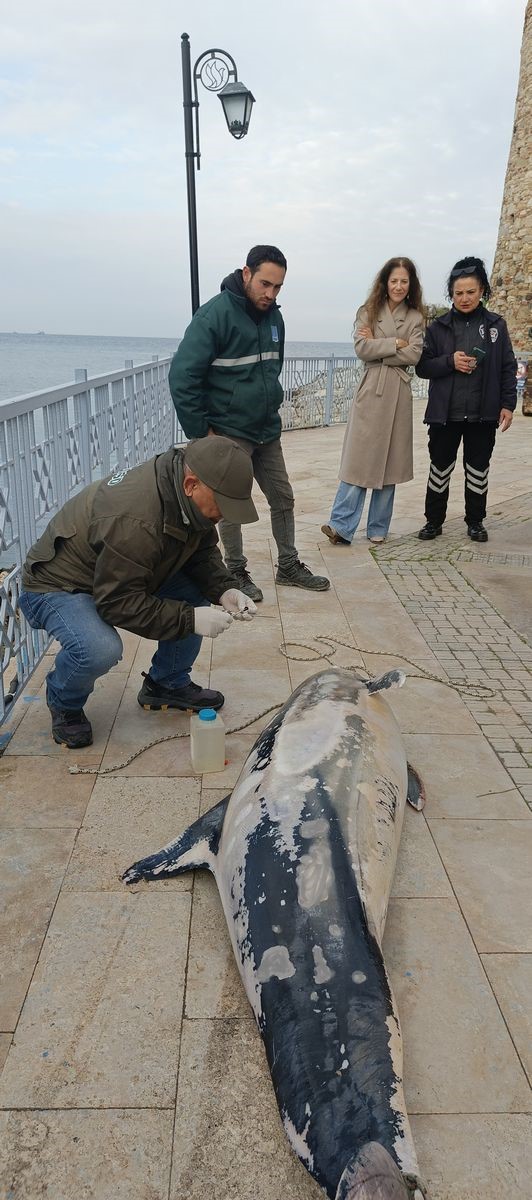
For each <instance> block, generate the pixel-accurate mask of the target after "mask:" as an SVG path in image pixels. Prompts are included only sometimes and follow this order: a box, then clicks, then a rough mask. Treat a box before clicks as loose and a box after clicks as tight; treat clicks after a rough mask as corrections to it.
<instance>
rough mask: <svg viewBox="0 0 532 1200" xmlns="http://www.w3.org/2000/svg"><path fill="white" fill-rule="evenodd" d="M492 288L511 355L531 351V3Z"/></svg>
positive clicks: (530, 4) (530, 0)
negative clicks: (509, 340)
mask: <svg viewBox="0 0 532 1200" xmlns="http://www.w3.org/2000/svg"><path fill="white" fill-rule="evenodd" d="M491 286H492V289H493V293H492V298H491V301H490V308H492V309H493V311H494V312H500V313H501V314H502V316H503V317H505V318H506V320H507V322H508V327H509V330H510V336H511V338H512V342H513V345H514V349H515V351H516V354H517V355H518V356H519V354H520V353H523V351H528V352H529V353H531V352H532V0H528V3H527V6H526V13H525V26H524V30H523V44H522V49H521V70H520V74H519V86H518V90H517V101H516V105H515V117H514V127H513V136H512V142H511V146H510V154H509V158H508V167H507V170H506V180H505V184H504V196H503V202H502V209H501V219H500V225H499V236H498V240H497V249H496V252H495V261H494V264H493V273H492V278H491ZM529 369H530V368H529ZM529 389H530V383H529Z"/></svg>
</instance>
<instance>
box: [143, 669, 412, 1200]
mask: <svg viewBox="0 0 532 1200" xmlns="http://www.w3.org/2000/svg"><path fill="white" fill-rule="evenodd" d="M403 681H404V676H401V675H400V673H399V672H390V673H389V674H388V675H387V676H384V677H383V679H382V680H381V681H373V682H372V683H371V684H369V685H366V683H365V682H364V681H362V680H360V679H358V678H357V677H356V676H354V675H353V673H352V672H347V671H340V670H334V669H329V670H327V671H323V672H321V673H320V674H318V675H315V676H313V677H312V678H311V679H308V680H306V681H305V682H304V683H303V684H302V685H301V686H300V687H299V688H298V689H297V691H296V692H294V694H293V695H292V696H291V698H290V699H289V700H288V702H287V703H286V704H285V706H284V708H283V709H282V710H281V711H280V712H279V714H278V715H277V716H276V717H275V719H274V720H273V721H271V722H270V724H269V725H268V726H267V728H266V729H265V730H264V731H263V732H262V733H261V735H260V737H259V738H258V739H257V741H256V743H255V746H254V747H253V750H252V751H251V753H250V755H249V756H248V759H247V761H246V763H245V764H244V767H243V770H242V773H241V775H240V778H239V780H238V782H237V784H236V786H235V788H234V791H233V793H232V795H231V796H230V797H227V798H226V799H225V800H223V801H221V803H220V804H218V805H217V806H216V807H215V808H214V809H212V810H211V811H210V812H209V813H207V814H206V815H205V816H204V817H202V818H200V819H199V820H198V821H197V822H196V823H195V824H194V825H192V826H191V827H190V828H189V829H188V830H186V831H185V833H184V834H182V836H181V837H179V838H178V839H177V840H176V841H175V842H173V843H171V845H169V846H167V847H165V848H164V849H163V850H161V851H160V852H159V853H157V854H154V855H152V856H151V857H148V858H145V859H143V860H141V861H140V862H138V863H135V864H134V866H132V867H130V868H129V870H128V871H126V872H125V875H124V879H125V880H126V882H127V883H134V882H135V881H136V880H138V879H141V878H144V879H155V878H159V877H160V876H162V875H171V874H178V873H181V872H182V871H185V870H188V869H190V868H191V867H197V866H204V867H208V868H209V869H210V870H212V871H213V873H214V874H215V876H216V879H217V883H218V887H219V891H220V895H221V899H222V903H223V906H224V910H225V915H226V919H227V924H228V928H229V932H230V935H231V940H232V943H233V949H234V952H235V955H236V959H237V962H238V966H239V969H240V973H241V976H242V979H243V983H244V986H245V988H246V992H247V995H248V998H249V1000H250V1002H251V1004H252V1007H253V1010H254V1013H255V1017H256V1020H257V1024H258V1027H259V1030H260V1033H261V1036H262V1038H263V1041H264V1045H265V1048H266V1054H267V1058H268V1063H269V1067H270V1072H271V1076H272V1080H273V1084H274V1088H275V1093H276V1097H277V1103H278V1106H279V1111H280V1114H281V1119H282V1121H283V1125H284V1128H285V1131H286V1134H287V1136H288V1138H289V1140H290V1142H291V1145H292V1147H293V1149H294V1150H295V1151H296V1153H297V1154H298V1156H299V1158H300V1159H301V1160H302V1162H303V1163H304V1164H305V1166H306V1167H307V1170H308V1171H309V1172H310V1174H311V1175H312V1176H313V1177H314V1178H315V1179H316V1180H317V1182H318V1183H319V1184H320V1185H321V1187H322V1188H323V1190H324V1192H325V1193H326V1195H327V1196H329V1197H330V1198H331V1200H355V1197H356V1200H377V1198H380V1197H383V1198H386V1200H395V1198H396V1197H397V1200H403V1198H405V1200H406V1197H413V1196H416V1197H417V1198H418V1200H421V1197H422V1196H423V1195H424V1192H423V1190H422V1186H421V1184H420V1183H419V1178H418V1168H417V1161H416V1156H415V1151H414V1147H413V1143H412V1138H411V1134H410V1128H409V1125H408V1119H407V1116H406V1109H405V1103H404V1095H403V1088H402V1054H401V1036H400V1029H399V1021H398V1016H397V1012H396V1009H395V1005H394V1000H393V995H392V992H391V989H390V984H389V981H388V977H387V974H386V969H385V966H384V962H383V957H382V952H381V945H380V943H381V937H382V931H383V927H384V921H385V917H386V911H387V905H388V897H389V892H390V887H391V881H392V877H393V871H394V867H395V859H396V853H397V848H398V844H399V838H400V832H401V824H402V819H403V812H404V804H405V800H406V797H407V792H408V791H409V792H410V796H409V798H410V799H411V801H412V802H413V803H414V805H415V806H416V807H420V806H421V803H422V800H421V799H420V789H419V781H418V780H417V777H415V775H412V776H411V777H409V776H408V772H407V763H406V760H405V756H404V750H403V747H402V743H401V738H400V734H399V730H398V727H397V724H396V722H395V718H394V717H393V714H392V713H391V710H390V708H389V706H388V705H387V704H386V702H385V700H384V699H383V697H382V695H381V691H382V690H383V689H385V688H387V687H390V686H397V685H398V684H400V683H401V682H403Z"/></svg>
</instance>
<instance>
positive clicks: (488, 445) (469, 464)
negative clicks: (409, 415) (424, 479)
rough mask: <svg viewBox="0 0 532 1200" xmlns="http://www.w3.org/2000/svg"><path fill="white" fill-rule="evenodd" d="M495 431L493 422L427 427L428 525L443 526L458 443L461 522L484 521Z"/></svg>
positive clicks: (426, 498) (464, 422)
mask: <svg viewBox="0 0 532 1200" xmlns="http://www.w3.org/2000/svg"><path fill="white" fill-rule="evenodd" d="M496 431H497V425H496V423H495V422H494V421H473V422H469V421H449V423H448V424H447V425H429V454H430V471H429V479H428V484H427V492H426V496H425V517H426V519H427V521H430V523H431V525H443V522H444V521H445V515H446V512H447V502H448V499H449V484H450V481H451V475H452V473H453V471H454V468H455V466H456V458H457V454H458V448H459V446H460V442H463V456H464V475H465V486H464V498H465V521H466V522H467V524H468V525H477V524H478V523H479V521H483V520H484V517H485V516H486V502H487V496H488V473H489V465H490V459H491V455H492V452H493V447H494V445H495V434H496Z"/></svg>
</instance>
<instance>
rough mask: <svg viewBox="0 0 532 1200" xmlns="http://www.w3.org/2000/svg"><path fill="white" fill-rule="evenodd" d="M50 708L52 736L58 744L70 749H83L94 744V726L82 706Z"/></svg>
mask: <svg viewBox="0 0 532 1200" xmlns="http://www.w3.org/2000/svg"><path fill="white" fill-rule="evenodd" d="M48 708H49V709H50V712H51V714H52V737H53V739H54V742H57V745H58V746H68V749H69V750H81V748H82V746H92V726H91V723H90V721H88V720H87V718H86V716H85V713H84V712H83V709H82V708H75V709H70V708H52V705H51V704H49V705H48Z"/></svg>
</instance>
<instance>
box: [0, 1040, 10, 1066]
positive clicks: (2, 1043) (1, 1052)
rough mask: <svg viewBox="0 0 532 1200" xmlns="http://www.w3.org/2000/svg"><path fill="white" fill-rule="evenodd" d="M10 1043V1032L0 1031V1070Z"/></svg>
mask: <svg viewBox="0 0 532 1200" xmlns="http://www.w3.org/2000/svg"><path fill="white" fill-rule="evenodd" d="M10 1045H11V1034H10V1033H0V1071H1V1070H2V1068H3V1066H4V1063H5V1061H6V1058H7V1055H8V1051H9V1047H10Z"/></svg>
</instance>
